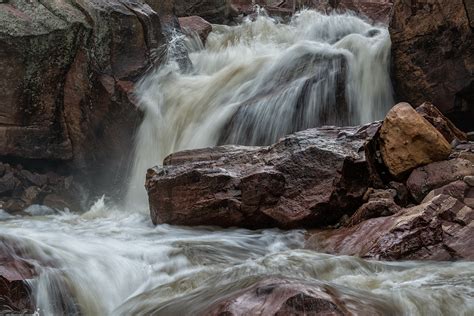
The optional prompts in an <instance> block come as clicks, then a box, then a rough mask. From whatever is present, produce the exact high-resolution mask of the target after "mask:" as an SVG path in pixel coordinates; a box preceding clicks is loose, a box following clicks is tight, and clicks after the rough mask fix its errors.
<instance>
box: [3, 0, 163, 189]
mask: <svg viewBox="0 0 474 316" xmlns="http://www.w3.org/2000/svg"><path fill="white" fill-rule="evenodd" d="M164 45H165V40H164V36H163V34H162V29H161V23H160V17H159V15H158V14H157V13H156V12H155V11H154V10H152V9H151V8H150V7H149V6H148V5H147V4H146V3H145V2H144V1H142V0H120V1H112V0H77V1H76V0H75V1H66V0H61V1H53V0H46V1H36V0H34V1H26V2H25V1H22V0H9V1H7V2H3V3H0V72H1V73H2V76H1V77H0V135H1V137H0V158H1V159H2V160H4V161H18V160H19V161H21V162H22V163H23V164H26V165H28V164H29V162H31V161H34V162H35V164H36V165H38V164H39V165H41V164H42V163H46V162H47V163H49V164H51V163H53V164H55V165H56V167H58V168H66V169H70V170H71V169H72V170H73V171H74V172H77V173H79V174H80V175H81V176H82V178H83V179H87V180H88V182H89V183H91V184H93V185H94V186H95V187H100V186H101V185H102V184H105V183H108V184H114V183H118V182H120V179H118V178H117V176H116V175H117V174H118V173H117V169H119V168H120V169H124V168H126V167H127V156H128V152H125V153H124V148H131V146H132V137H133V134H134V131H135V128H136V127H137V126H138V124H139V123H140V119H141V114H140V112H139V111H138V110H137V107H136V104H135V102H134V100H133V96H132V92H133V86H134V83H135V82H136V81H137V80H138V79H139V78H140V77H141V76H142V75H143V74H144V73H145V72H146V71H147V70H148V69H149V68H150V67H151V66H152V65H154V64H155V63H156V62H159V61H157V60H155V59H154V58H153V57H154V56H160V54H159V53H158V51H159V50H160V49H163V47H164ZM89 180H90V181H89Z"/></svg>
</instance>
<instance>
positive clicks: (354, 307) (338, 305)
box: [199, 277, 383, 316]
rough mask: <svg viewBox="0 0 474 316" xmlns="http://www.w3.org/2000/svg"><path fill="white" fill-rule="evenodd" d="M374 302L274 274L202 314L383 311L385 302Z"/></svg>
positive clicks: (297, 315) (330, 314) (298, 315)
mask: <svg viewBox="0 0 474 316" xmlns="http://www.w3.org/2000/svg"><path fill="white" fill-rule="evenodd" d="M370 303H372V302H369V301H366V302H362V301H360V300H359V299H358V298H357V297H353V296H351V295H350V294H349V295H348V294H347V293H344V294H342V293H340V292H339V291H337V290H335V289H334V288H332V287H330V286H329V285H326V284H324V283H316V282H304V281H300V280H292V279H284V278H278V277H273V278H268V279H264V280H262V281H259V282H257V283H256V284H254V285H252V286H249V287H247V288H245V289H243V290H240V291H238V292H236V293H232V294H230V295H226V296H225V297H224V298H222V299H220V300H217V301H216V302H214V303H213V304H212V306H211V307H209V308H208V309H207V310H205V311H204V312H201V313H200V314H199V315H213V316H218V315H226V316H238V315H268V316H270V315H282V316H283V315H294V316H303V315H325V316H343V315H383V310H382V309H378V308H379V307H381V306H380V305H383V304H380V303H379V302H378V303H379V304H380V305H379V306H372V305H371V304H370ZM374 305H375V304H374Z"/></svg>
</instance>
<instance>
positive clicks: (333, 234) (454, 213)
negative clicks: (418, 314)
mask: <svg viewBox="0 0 474 316" xmlns="http://www.w3.org/2000/svg"><path fill="white" fill-rule="evenodd" d="M473 220H474V210H473V209H472V208H470V207H468V206H466V205H464V204H463V203H461V202H459V201H458V200H456V199H455V198H453V197H451V196H447V195H438V196H436V197H434V198H433V199H432V200H431V201H429V202H427V203H424V204H421V205H418V206H414V207H411V208H408V209H404V210H402V211H400V212H398V213H397V214H395V215H392V216H389V217H379V218H374V219H370V220H367V221H364V222H362V223H360V224H358V225H356V226H354V227H350V228H341V229H337V230H326V231H320V232H316V233H315V234H313V236H312V237H311V238H310V239H309V240H308V242H307V247H308V248H310V249H313V250H316V251H323V252H328V253H333V254H342V255H356V256H360V257H364V258H372V259H380V260H457V259H464V260H474V240H473V239H472V234H473V233H474V225H473Z"/></svg>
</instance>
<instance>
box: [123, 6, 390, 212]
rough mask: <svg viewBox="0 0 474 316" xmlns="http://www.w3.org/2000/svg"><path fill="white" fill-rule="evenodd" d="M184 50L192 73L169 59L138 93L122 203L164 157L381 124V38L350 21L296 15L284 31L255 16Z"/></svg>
mask: <svg viewBox="0 0 474 316" xmlns="http://www.w3.org/2000/svg"><path fill="white" fill-rule="evenodd" d="M187 44H188V47H189V51H190V54H189V57H190V59H191V62H192V69H188V68H187V67H185V68H184V69H185V70H184V71H183V70H181V69H183V67H181V68H180V67H179V64H178V63H176V62H174V61H173V58H171V59H170V62H169V63H167V64H166V65H165V66H163V67H161V68H160V69H158V70H157V72H156V73H154V74H153V75H151V76H149V77H147V78H146V79H145V80H144V81H143V82H142V84H141V86H140V88H139V92H138V95H139V97H140V99H141V104H142V107H143V110H144V111H145V119H144V122H143V124H142V126H141V128H140V131H139V133H138V136H137V145H136V153H135V155H136V157H135V164H134V167H133V172H132V179H131V187H130V190H129V194H128V199H127V200H128V201H129V202H131V205H133V204H136V202H137V201H138V202H143V201H146V195H145V191H144V188H143V184H144V175H145V173H146V170H147V168H149V167H150V166H153V165H156V164H157V163H160V162H161V161H163V159H164V158H165V157H166V156H167V155H168V154H170V153H172V152H176V151H179V150H184V149H191V148H199V147H207V146H215V145H218V144H241V145H268V144H271V143H273V142H275V141H276V140H278V138H280V137H282V136H284V135H287V134H290V133H292V132H295V131H298V130H303V129H307V128H310V127H316V126H320V125H328V124H330V125H356V124H361V123H367V122H370V121H374V120H378V119H382V118H383V117H384V115H385V114H386V112H387V111H388V109H389V108H390V107H391V106H392V105H393V97H392V87H391V82H390V75H389V65H390V44H391V42H390V36H389V34H388V31H387V29H386V28H384V27H375V26H373V25H370V24H368V23H366V22H364V21H363V20H361V19H359V18H357V17H355V16H352V15H347V14H346V15H330V16H328V15H323V14H320V13H318V12H315V11H302V12H300V13H299V14H297V15H296V16H295V17H294V18H293V19H292V21H291V22H290V23H289V24H281V23H275V21H274V20H273V19H271V18H269V17H267V16H265V15H260V16H258V17H257V18H256V20H255V21H250V20H247V21H245V22H244V23H243V24H241V25H239V26H236V27H227V26H215V27H214V31H213V32H212V33H211V34H210V35H209V37H208V39H207V43H206V48H205V49H201V48H202V45H199V41H198V40H196V39H194V40H192V41H188V43H187ZM142 208H143V205H142ZM145 208H146V205H145Z"/></svg>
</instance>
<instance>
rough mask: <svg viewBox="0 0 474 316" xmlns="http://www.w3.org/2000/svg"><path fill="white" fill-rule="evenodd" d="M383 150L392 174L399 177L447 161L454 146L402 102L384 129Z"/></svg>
mask: <svg viewBox="0 0 474 316" xmlns="http://www.w3.org/2000/svg"><path fill="white" fill-rule="evenodd" d="M380 151H381V153H382V158H383V161H384V163H385V165H386V166H387V168H388V169H389V171H390V173H391V174H392V175H393V176H395V177H399V176H402V175H403V174H405V173H406V172H408V171H410V170H413V169H414V168H416V167H418V166H422V165H425V164H428V163H431V162H435V161H440V160H444V159H447V158H448V157H449V155H450V153H451V145H450V144H449V143H448V142H447V141H446V139H445V138H444V137H443V135H441V133H440V132H438V131H437V130H436V128H434V127H433V126H432V125H431V124H430V123H429V122H428V121H427V120H425V119H424V118H423V117H422V116H421V115H420V114H418V113H417V112H416V111H415V110H414V109H413V108H412V107H411V106H410V104H408V103H399V104H397V105H396V106H394V107H393V108H392V109H391V110H390V112H389V113H388V114H387V116H386V117H385V120H384V122H383V124H382V128H381V129H380Z"/></svg>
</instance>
